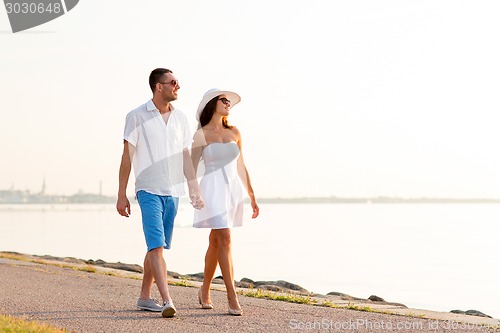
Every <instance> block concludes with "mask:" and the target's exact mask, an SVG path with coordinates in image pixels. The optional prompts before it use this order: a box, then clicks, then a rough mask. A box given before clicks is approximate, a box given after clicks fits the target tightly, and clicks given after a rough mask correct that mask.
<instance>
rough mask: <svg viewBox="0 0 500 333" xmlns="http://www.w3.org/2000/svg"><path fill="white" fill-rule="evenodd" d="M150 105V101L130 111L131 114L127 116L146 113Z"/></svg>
mask: <svg viewBox="0 0 500 333" xmlns="http://www.w3.org/2000/svg"><path fill="white" fill-rule="evenodd" d="M148 103H149V101H147V102H146V103H143V104H141V105H139V106H138V107H136V108H135V109H133V110H131V111H129V113H128V114H127V115H130V114H137V113H140V112H145V111H147V110H148Z"/></svg>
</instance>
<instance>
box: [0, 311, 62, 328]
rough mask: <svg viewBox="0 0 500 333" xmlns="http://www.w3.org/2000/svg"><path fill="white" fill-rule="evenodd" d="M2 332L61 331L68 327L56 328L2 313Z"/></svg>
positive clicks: (0, 321) (0, 326) (0, 322)
mask: <svg viewBox="0 0 500 333" xmlns="http://www.w3.org/2000/svg"><path fill="white" fill-rule="evenodd" d="M0 332H1V333H11V332H12V333H14V332H15V333H61V332H68V331H67V330H66V329H61V328H56V327H53V326H50V325H47V324H44V323H40V322H37V321H27V320H23V319H19V318H14V317H11V316H6V315H2V314H0Z"/></svg>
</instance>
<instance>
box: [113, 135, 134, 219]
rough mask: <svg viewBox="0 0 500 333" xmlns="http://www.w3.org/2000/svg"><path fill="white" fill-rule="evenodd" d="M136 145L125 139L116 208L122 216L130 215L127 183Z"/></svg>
mask: <svg viewBox="0 0 500 333" xmlns="http://www.w3.org/2000/svg"><path fill="white" fill-rule="evenodd" d="M134 151H135V147H134V146H133V145H130V144H129V143H128V142H127V141H123V154H122V161H121V163H120V172H119V176H118V177H119V183H118V199H117V201H116V210H117V211H118V213H119V214H120V215H122V216H125V217H129V215H130V213H131V211H130V202H129V200H128V198H127V185H128V179H129V177H130V170H131V169H132V156H134Z"/></svg>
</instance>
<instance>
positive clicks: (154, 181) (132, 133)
mask: <svg viewBox="0 0 500 333" xmlns="http://www.w3.org/2000/svg"><path fill="white" fill-rule="evenodd" d="M171 106H172V105H171ZM172 108H173V109H172V110H171V111H170V117H169V119H168V122H167V124H165V121H164V120H163V117H162V116H161V114H160V112H159V111H158V109H157V108H156V106H155V105H154V103H153V101H152V100H149V101H148V102H147V103H145V104H143V105H141V106H139V107H138V108H137V109H135V110H132V111H130V112H129V113H128V114H127V118H126V122H125V133H124V135H123V139H124V140H126V141H128V143H129V144H131V145H133V146H134V147H135V154H134V156H133V158H132V164H133V167H134V174H135V192H136V193H137V192H138V191H140V190H144V191H146V192H149V193H152V194H157V195H170V196H173V197H179V196H182V195H184V194H185V189H184V172H183V149H184V148H188V147H189V146H190V144H191V143H192V138H191V131H190V130H189V123H188V121H187V118H186V116H185V115H184V113H182V112H181V111H180V110H177V109H175V108H174V107H173V106H172Z"/></svg>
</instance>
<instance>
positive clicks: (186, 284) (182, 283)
mask: <svg viewBox="0 0 500 333" xmlns="http://www.w3.org/2000/svg"><path fill="white" fill-rule="evenodd" d="M169 284H172V285H173V286H180V287H194V285H192V284H191V283H189V282H188V280H186V279H182V280H179V281H174V282H172V283H169Z"/></svg>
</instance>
